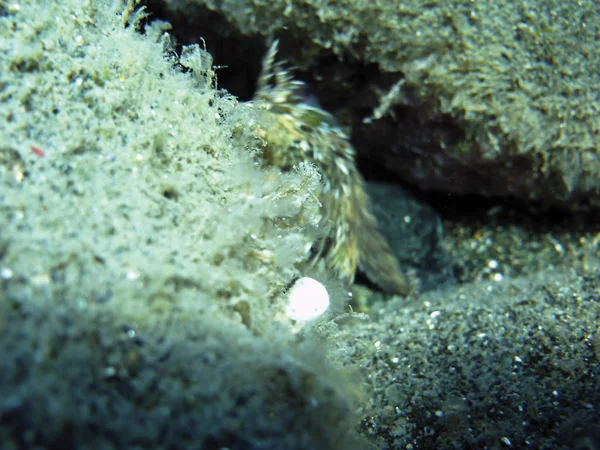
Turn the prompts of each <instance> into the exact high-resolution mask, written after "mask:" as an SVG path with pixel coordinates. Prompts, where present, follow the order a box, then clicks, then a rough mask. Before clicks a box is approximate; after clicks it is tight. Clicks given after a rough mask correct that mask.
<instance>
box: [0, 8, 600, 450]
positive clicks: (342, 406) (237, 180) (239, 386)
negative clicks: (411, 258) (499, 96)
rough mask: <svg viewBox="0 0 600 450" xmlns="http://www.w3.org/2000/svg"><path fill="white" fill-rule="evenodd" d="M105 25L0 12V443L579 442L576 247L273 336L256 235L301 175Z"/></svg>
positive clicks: (89, 11) (148, 48)
mask: <svg viewBox="0 0 600 450" xmlns="http://www.w3.org/2000/svg"><path fill="white" fill-rule="evenodd" d="M122 12H123V5H120V4H118V2H116V3H114V4H113V3H108V2H107V3H106V4H105V3H101V2H91V3H86V2H72V3H69V2H65V3H64V4H60V5H58V4H51V3H47V2H38V3H36V2H23V3H21V4H18V3H14V2H13V3H6V2H0V32H1V33H0V47H1V48H0V64H1V66H0V139H1V141H0V183H1V187H0V355H1V356H0V447H1V448H2V449H16V448H23V449H67V448H78V449H83V448H93V449H96V448H98V449H110V448H130V449H133V448H140V449H141V448H171V449H180V448H190V449H200V448H205V449H248V450H250V449H257V450H258V449H261V450H262V449H273V450H275V449H296V448H297V449H334V448H340V449H344V448H372V447H373V446H374V447H375V448H382V449H383V448H398V449H411V448H412V449H417V448H438V449H449V448H490V449H502V448H535V449H537V448H557V449H558V448H563V449H573V448H580V449H596V448H599V447H600V415H599V412H598V408H599V406H600V402H599V395H600V386H599V382H598V377H599V376H600V364H599V361H600V322H599V317H600V316H599V315H600V301H599V295H600V294H599V293H598V292H599V290H598V289H599V283H600V272H599V271H598V260H597V255H596V250H595V247H596V241H595V235H594V233H590V232H585V233H584V232H581V233H580V234H578V235H577V233H576V232H575V231H574V232H573V233H574V234H575V235H576V236H575V237H574V238H573V239H572V242H573V243H574V244H573V245H571V246H565V248H562V247H561V250H562V253H561V252H559V251H556V240H552V239H545V238H544V239H540V242H542V243H543V242H545V244H544V245H540V246H539V247H538V250H539V253H537V254H534V253H531V254H530V256H532V258H531V259H536V258H537V262H538V264H528V265H527V264H520V263H519V270H518V271H516V270H515V271H514V272H518V273H517V274H516V275H513V276H505V277H503V278H502V279H498V278H497V277H496V279H494V276H491V277H486V276H479V275H481V274H479V275H477V274H476V271H472V273H474V274H475V275H474V276H473V277H471V278H472V279H468V277H464V278H463V279H461V283H460V284H459V285H456V286H454V287H448V288H444V289H443V290H432V291H430V292H427V293H423V294H415V295H413V296H411V297H409V298H406V299H402V298H397V299H391V300H387V301H381V300H379V301H378V300H377V295H375V296H374V299H373V300H372V301H373V302H374V303H373V304H372V306H371V308H370V314H369V316H368V317H367V316H356V317H353V318H349V319H348V318H346V319H343V320H338V321H337V322H331V321H325V322H323V323H321V324H317V325H316V326H314V327H308V328H307V329H306V330H305V331H304V332H303V333H300V334H294V333H293V332H292V330H290V328H289V326H288V324H286V323H285V321H282V319H281V317H280V312H281V305H282V303H281V302H282V301H283V300H282V298H284V296H283V295H279V294H278V292H283V288H284V287H285V285H286V283H288V282H289V280H290V279H292V278H293V277H294V276H297V275H298V272H297V269H295V268H294V267H293V263H294V261H295V260H296V257H297V255H298V254H300V252H301V248H302V246H301V245H300V244H301V241H302V239H301V235H302V233H301V232H299V231H298V230H296V229H284V230H283V231H282V230H281V229H276V228H274V227H270V226H266V225H265V223H268V222H269V221H272V220H273V219H274V218H277V217H279V216H280V215H282V214H285V212H286V211H288V209H289V208H291V207H292V206H290V205H296V203H297V202H296V200H297V198H296V196H297V195H299V194H298V193H302V192H303V191H302V189H307V188H306V186H310V183H311V182H312V181H311V180H312V179H313V178H314V174H310V173H305V174H301V175H294V176H291V175H290V176H289V177H288V178H285V177H280V178H279V182H278V181H273V178H274V177H266V178H265V177H264V173H263V172H261V171H260V170H259V169H258V168H257V166H256V164H255V160H254V159H253V154H254V153H253V152H252V148H253V146H256V145H257V144H256V142H255V141H252V140H251V138H250V137H248V138H247V139H248V140H247V142H246V144H240V142H244V141H243V139H245V137H244V136H246V135H245V134H244V132H243V131H241V132H240V126H239V124H240V123H243V124H245V125H246V126H248V129H251V126H252V121H253V120H256V117H255V116H254V115H253V113H252V111H248V110H247V109H245V108H244V107H243V105H239V104H237V103H236V101H235V100H234V99H232V98H230V97H228V96H227V95H226V94H224V93H222V92H220V93H219V92H217V91H215V90H213V88H212V84H211V80H210V79H209V78H210V70H209V69H208V67H209V64H210V61H209V59H210V58H209V57H208V56H207V55H206V54H204V53H202V52H201V51H200V50H197V51H196V52H195V53H194V52H191V54H188V58H187V59H185V60H183V62H184V63H186V64H187V65H188V67H194V70H195V72H193V71H192V73H190V72H187V71H181V70H178V68H177V67H176V64H174V61H173V60H172V59H171V60H169V59H168V57H165V54H164V53H163V46H162V45H163V44H160V43H158V42H157V41H158V40H159V39H158V36H159V34H160V31H161V30H160V29H159V28H156V27H155V28H154V29H152V30H150V29H149V30H147V32H146V35H145V36H141V35H140V34H139V33H136V32H135V30H134V29H133V28H134V27H133V26H131V25H130V24H129V22H135V20H134V17H133V16H130V17H129V21H128V20H123V18H122V16H121V15H120V14H121V13H122ZM128 24H129V26H124V25H128ZM167 56H169V55H167ZM171 56H172V55H171ZM203 71H204V72H203ZM250 134H251V133H248V135H250ZM240 136H241V137H240ZM240 139H241V141H240ZM303 177H304V178H303ZM275 178H277V177H275ZM265 180H267V181H265ZM268 180H270V181H268ZM296 185H298V186H299V187H297V188H296V187H294V189H295V190H293V193H292V194H290V192H289V186H296ZM290 195H291V196H292V197H293V198H291V199H290V198H289V197H290ZM302 198H303V201H304V202H310V200H309V196H305V197H302ZM286 199H287V200H286ZM294 202H296V203H294ZM310 206H311V205H310V204H307V205H306V206H305V207H306V210H307V211H310ZM307 214H308V213H307ZM483 228H485V227H483ZM467 229H469V228H468V226H465V227H463V228H460V227H458V228H457V229H453V230H451V233H449V234H450V236H451V237H453V238H452V239H449V240H448V243H447V245H448V246H449V248H448V251H449V252H450V254H453V255H454V257H455V258H459V257H461V258H469V252H468V251H461V250H460V248H462V247H461V245H462V246H464V243H465V241H466V239H467V238H466V237H464V236H469V239H470V238H473V233H471V232H469V233H466V232H464V233H462V234H461V231H460V230H463V231H464V230H467ZM486 230H487V231H485V233H488V235H487V237H488V238H489V239H491V241H490V242H493V240H494V230H497V229H496V228H493V227H490V228H488V229H486ZM503 232H505V229H504V230H503ZM481 233H483V232H481ZM481 233H480V234H479V235H478V237H477V238H476V239H474V240H475V241H477V242H483V241H485V240H482V238H481ZM515 233H516V232H515ZM527 233H529V234H530V235H531V234H533V235H536V233H535V231H531V229H528V231H527ZM457 236H459V237H460V236H463V239H462V240H460V239H454V238H456V237H457ZM523 236H525V233H524V234H523ZM539 236H540V235H539V234H538V237H539ZM544 236H546V235H544ZM523 239H524V238H523ZM582 242H583V243H584V244H585V245H584V244H581V243H582ZM503 243H506V245H508V243H507V240H502V239H497V241H496V244H497V246H498V245H499V246H501V245H503ZM577 243H579V244H577ZM511 245H513V246H514V247H515V248H518V247H520V245H519V240H518V239H517V240H516V241H515V240H514V239H513V241H512V244H511ZM523 245H524V244H523ZM577 245H579V246H577ZM475 247H477V245H476V244H474V247H468V248H471V249H473V250H475V249H476V248H475ZM491 247H492V246H489V245H488V246H487V248H488V250H490V248H491ZM547 249H550V250H552V249H554V250H555V251H554V253H552V251H547ZM532 251H533V250H532ZM265 252H267V253H265ZM268 252H271V253H268ZM550 253H552V255H553V256H552V258H548V263H547V264H545V263H544V261H546V260H545V259H543V258H544V255H548V254H550ZM265 254H274V255H276V257H275V258H274V259H273V261H275V262H273V263H270V262H269V261H270V260H269V261H267V262H265V258H263V257H261V255H265ZM475 254H476V252H474V253H472V254H471V256H472V257H473V258H475ZM490 254H491V255H492V256H490V258H493V259H494V261H496V260H500V262H501V263H502V264H503V265H505V270H504V272H505V273H507V274H508V273H510V270H508V269H509V266H510V264H511V260H510V257H504V258H503V259H502V258H501V257H500V256H499V254H503V255H506V254H509V253H507V252H503V251H498V250H497V248H496V249H492V253H490ZM515 254H516V253H515ZM257 255H258V256H257ZM459 255H460V256H459ZM477 258H478V261H480V264H479V265H483V266H485V267H487V269H486V270H488V269H489V268H490V266H489V264H488V263H489V260H490V258H487V259H486V257H485V256H482V254H481V252H479V253H477ZM486 261H487V262H486ZM519 261H520V262H522V260H519ZM461 264H466V265H468V264H467V263H461ZM515 264H516V261H515ZM475 265H476V264H475ZM476 266H477V265H476ZM493 267H496V266H495V265H493ZM523 267H525V268H523ZM486 273H487V272H486ZM492 275H493V274H492ZM335 286H337V285H336V283H334V282H331V286H328V287H330V289H331V293H332V296H334V297H336V296H337V297H339V299H338V303H339V302H343V301H345V299H344V298H342V297H343V294H342V293H340V292H338V291H339V286H338V287H337V288H336V287H335ZM335 289H338V291H336V290H335ZM338 306H339V305H338ZM342 307H343V305H342ZM340 310H341V307H340ZM329 319H331V317H330V318H329Z"/></svg>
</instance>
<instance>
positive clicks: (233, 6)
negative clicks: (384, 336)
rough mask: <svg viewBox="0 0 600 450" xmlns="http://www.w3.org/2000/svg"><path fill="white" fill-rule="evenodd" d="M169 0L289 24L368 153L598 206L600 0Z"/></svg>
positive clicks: (449, 175) (324, 94)
mask: <svg viewBox="0 0 600 450" xmlns="http://www.w3.org/2000/svg"><path fill="white" fill-rule="evenodd" d="M165 4H166V5H167V6H168V8H170V9H171V10H172V11H176V12H177V11H179V12H181V11H186V13H187V11H188V10H189V9H190V7H191V6H192V5H203V6H205V7H207V8H209V9H210V10H213V11H217V12H218V13H220V14H221V15H222V16H224V17H225V18H226V19H227V21H229V22H230V23H231V24H233V26H234V27H235V28H236V29H237V30H238V31H239V32H241V33H243V34H244V35H249V36H254V35H261V36H271V35H277V36H280V37H281V38H282V39H283V40H284V41H286V42H287V45H284V46H283V53H284V55H287V56H288V57H289V58H290V59H292V60H293V62H294V63H295V64H297V65H298V66H299V67H300V68H302V69H304V70H305V71H306V73H307V74H308V75H309V77H310V78H312V80H313V81H314V83H313V84H314V87H315V89H316V90H317V92H318V94H319V98H320V100H321V102H322V103H323V105H324V106H326V107H328V108H329V109H330V110H333V111H334V112H336V113H337V114H338V117H340V118H343V119H344V120H345V121H346V122H347V123H348V124H349V125H352V126H353V131H354V134H355V142H356V143H357V147H358V150H359V152H362V153H363V154H364V155H368V156H369V157H370V158H372V159H378V160H379V161H381V162H382V163H383V164H384V165H385V166H386V167H387V168H388V169H390V170H393V171H394V172H396V173H397V174H398V175H399V176H401V177H402V178H403V179H405V180H407V181H409V182H411V183H413V184H415V185H417V186H419V187H420V188H422V189H435V190H439V191H443V192H453V193H460V194H481V195H489V196H505V197H506V196H512V197H516V198H519V199H522V200H525V201H528V202H535V203H539V204H541V205H542V206H551V205H555V206H556V205H557V206H561V207H566V208H569V209H580V208H587V207H589V206H592V207H597V206H599V205H600V195H599V194H598V192H599V191H600V190H599V186H600V160H599V149H600V136H599V126H598V109H599V107H600V98H599V94H598V92H600V90H599V89H598V86H599V85H600V78H599V77H600V75H599V74H600V70H599V68H600V52H599V50H598V45H597V36H598V33H599V32H600V31H599V28H598V27H599V25H598V21H597V20H595V18H597V17H598V14H599V13H600V8H599V6H598V3H597V2H595V1H593V0H585V1H582V2H575V3H574V2H560V1H557V0H553V1H545V0H537V1H534V2H525V1H517V2H514V1H508V0H506V1H502V2H472V1H466V0H464V1H463V0H456V1H451V2H447V1H442V0H436V1H433V2H427V3H426V4H424V3H423V2H421V1H418V0H410V1H404V2H400V3H399V2H397V1H395V0H385V1H379V2H373V1H368V0H342V1H336V2H310V1H308V2H307V1H303V0H297V1H296V0H274V1H269V2H264V1H256V0H242V1H239V0H219V1H214V0H193V1H189V0H174V1H173V0H172V1H167V2H165ZM192 10H193V8H192ZM198 18H200V19H202V15H201V14H199V15H198ZM229 34H231V33H230V32H229ZM238 53H239V52H238ZM332 55H333V56H335V57H337V58H338V60H335V59H332V58H331V56H332ZM373 116H374V117H373ZM373 118H374V119H375V120H371V119H373ZM365 119H367V120H366V122H367V123H365Z"/></svg>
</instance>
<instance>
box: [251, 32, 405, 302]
mask: <svg viewBox="0 0 600 450" xmlns="http://www.w3.org/2000/svg"><path fill="white" fill-rule="evenodd" d="M277 44H278V43H277V41H275V42H274V43H273V44H272V45H271V47H270V49H269V50H268V52H267V53H266V55H265V57H264V60H263V68H262V72H261V75H260V77H259V80H258V88H257V91H256V94H255V96H254V100H255V101H257V102H261V103H262V106H263V111H264V114H267V115H268V117H266V118H265V120H264V121H263V123H265V124H266V125H265V127H264V128H261V129H259V130H257V133H258V134H259V136H261V137H262V138H263V139H264V141H265V149H264V152H263V155H262V156H263V159H264V162H265V164H267V165H273V166H276V167H279V168H281V169H282V170H287V169H290V168H292V167H294V166H296V165H298V164H300V163H302V162H310V163H312V164H313V165H314V166H315V167H316V168H317V170H318V171H319V172H320V174H321V176H322V179H323V184H324V186H323V188H322V190H321V193H320V195H319V201H320V202H321V204H322V206H321V208H322V213H323V214H322V216H323V219H322V222H321V226H322V227H324V228H325V233H326V234H325V236H327V238H326V239H321V240H319V241H318V242H314V243H313V249H312V250H313V252H312V256H311V261H313V262H319V261H321V260H324V262H325V264H326V266H327V268H328V269H330V270H332V271H334V272H335V273H336V274H337V275H338V276H339V277H340V278H341V279H343V280H344V281H346V282H347V283H352V282H353V281H354V276H355V274H356V270H357V267H360V269H361V270H363V271H364V272H365V274H366V275H367V276H368V277H369V279H370V280H371V281H372V282H374V283H375V284H376V285H378V286H379V287H380V288H381V289H383V290H384V291H387V292H390V293H394V294H400V295H407V294H408V292H409V286H408V283H407V280H406V278H405V276H404V275H403V274H402V272H401V271H400V268H399V266H398V262H397V261H396V258H395V257H394V256H393V255H392V252H391V250H390V247H389V245H388V243H387V241H386V240H385V238H384V237H383V236H382V235H381V234H380V233H379V231H378V230H377V224H376V223H375V217H373V215H372V214H371V213H370V212H369V199H368V197H367V194H366V192H365V183H364V181H363V179H362V177H361V175H360V173H359V172H358V170H357V168H356V161H355V150H354V148H353V147H352V144H350V141H349V138H348V136H347V135H346V133H344V131H342V129H341V128H340V126H339V125H338V123H337V121H336V119H335V118H334V117H333V116H332V115H331V114H329V113H328V112H326V111H324V110H322V109H321V108H319V107H318V106H314V105H310V104H308V103H307V101H306V99H305V98H304V96H303V93H304V92H305V85H304V84H303V83H302V82H300V81H297V80H294V79H293V77H292V75H291V74H290V72H289V70H287V69H286V68H285V67H284V63H283V62H282V61H279V62H276V61H275V57H276V55H277Z"/></svg>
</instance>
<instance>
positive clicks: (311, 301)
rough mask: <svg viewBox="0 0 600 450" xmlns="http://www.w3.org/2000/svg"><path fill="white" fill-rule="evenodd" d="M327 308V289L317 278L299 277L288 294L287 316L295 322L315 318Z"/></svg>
mask: <svg viewBox="0 0 600 450" xmlns="http://www.w3.org/2000/svg"><path fill="white" fill-rule="evenodd" d="M328 309H329V294H328V293H327V289H325V286H323V285H322V284H321V283H319V282H318V281H317V280H314V279H312V278H308V277H304V278H300V279H299V280H298V281H296V283H295V284H294V286H293V287H292V289H291V290H290V293H289V296H288V305H287V309H286V314H287V316H288V317H289V318H290V319H292V320H295V321H297V322H306V321H309V320H312V319H316V318H317V317H319V316H321V315H322V314H323V313H324V312H325V311H327V310H328Z"/></svg>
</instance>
